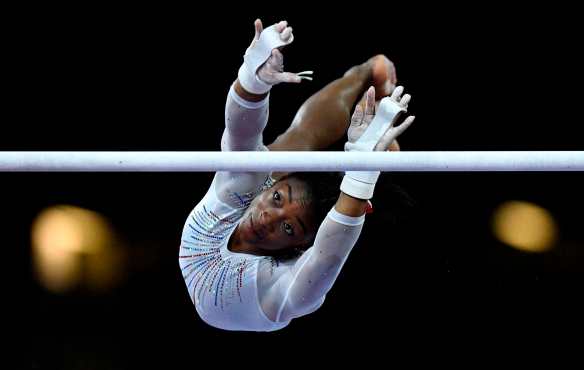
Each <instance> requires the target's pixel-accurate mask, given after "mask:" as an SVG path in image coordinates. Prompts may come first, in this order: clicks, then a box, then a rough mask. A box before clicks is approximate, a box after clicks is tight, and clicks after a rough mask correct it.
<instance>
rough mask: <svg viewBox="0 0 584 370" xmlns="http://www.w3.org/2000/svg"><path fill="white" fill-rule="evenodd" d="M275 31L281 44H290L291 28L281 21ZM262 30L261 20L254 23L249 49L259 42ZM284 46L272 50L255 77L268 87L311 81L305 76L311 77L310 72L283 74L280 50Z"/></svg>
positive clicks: (282, 60)
mask: <svg viewBox="0 0 584 370" xmlns="http://www.w3.org/2000/svg"><path fill="white" fill-rule="evenodd" d="M275 27H276V31H277V32H278V33H279V36H280V39H281V40H282V42H284V43H286V45H288V44H290V43H291V42H292V41H293V40H294V35H293V34H292V27H288V22H286V21H282V22H279V23H277V24H276V25H275ZM263 30H264V28H263V25H262V21H261V20H259V19H258V20H256V21H255V37H254V39H253V41H252V43H251V45H250V48H253V47H254V45H255V44H256V43H257V42H258V41H259V39H260V35H261V33H262V32H263ZM284 47H285V46H282V47H280V48H276V49H273V50H272V53H271V55H270V57H269V59H268V60H267V61H266V62H265V63H264V64H263V65H262V66H261V67H260V68H259V69H258V71H257V75H258V78H259V79H260V80H261V81H263V82H265V83H267V84H269V85H277V84H279V83H282V82H285V83H300V82H301V81H302V80H303V79H306V80H312V78H311V77H309V76H307V75H311V74H312V71H307V72H301V73H298V74H297V73H290V72H284V56H283V55H282V53H281V51H280V49H283V48H284Z"/></svg>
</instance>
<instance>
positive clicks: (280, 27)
mask: <svg viewBox="0 0 584 370" xmlns="http://www.w3.org/2000/svg"><path fill="white" fill-rule="evenodd" d="M286 27H288V22H286V21H281V22H278V23H276V31H278V32H280V33H282V32H284V30H285V29H286Z"/></svg>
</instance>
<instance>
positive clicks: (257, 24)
mask: <svg viewBox="0 0 584 370" xmlns="http://www.w3.org/2000/svg"><path fill="white" fill-rule="evenodd" d="M254 27H255V36H254V38H253V40H254V41H258V40H259V39H260V34H261V33H262V32H263V31H264V26H263V25H262V21H261V19H256V20H255V22H254Z"/></svg>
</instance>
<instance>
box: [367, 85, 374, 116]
mask: <svg viewBox="0 0 584 370" xmlns="http://www.w3.org/2000/svg"><path fill="white" fill-rule="evenodd" d="M374 115H375V88H374V87H373V86H371V87H370V88H369V90H367V97H366V98H365V116H374Z"/></svg>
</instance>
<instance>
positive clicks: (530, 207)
mask: <svg viewBox="0 0 584 370" xmlns="http://www.w3.org/2000/svg"><path fill="white" fill-rule="evenodd" d="M493 232H494V234H495V236H496V237H497V238H498V239H499V240H501V241H502V242H503V243H505V244H508V245H509V246H511V247H513V248H516V249H519V250H521V251H525V252H533V253H540V252H545V251H548V250H550V249H552V248H553V246H554V244H555V243H556V241H557V238H558V227H557V225H556V223H555V221H554V219H553V217H552V216H551V214H550V213H549V212H548V211H547V210H545V209H544V208H542V207H540V206H538V205H535V204H533V203H528V202H521V201H510V202H506V203H503V204H502V205H500V206H499V207H498V208H497V209H496V210H495V212H494V214H493Z"/></svg>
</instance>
